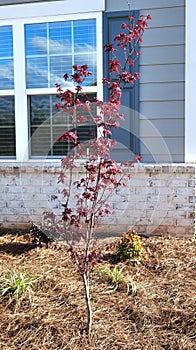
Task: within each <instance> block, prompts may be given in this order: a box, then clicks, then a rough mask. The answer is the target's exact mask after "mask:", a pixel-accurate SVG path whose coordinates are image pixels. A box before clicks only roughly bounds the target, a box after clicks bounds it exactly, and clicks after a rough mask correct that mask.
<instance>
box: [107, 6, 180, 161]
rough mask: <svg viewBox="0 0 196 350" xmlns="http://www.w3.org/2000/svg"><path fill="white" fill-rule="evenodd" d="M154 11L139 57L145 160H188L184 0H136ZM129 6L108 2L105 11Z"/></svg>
mask: <svg viewBox="0 0 196 350" xmlns="http://www.w3.org/2000/svg"><path fill="white" fill-rule="evenodd" d="M130 3H131V7H130V8H131V10H139V11H140V14H146V13H150V14H151V16H152V18H153V20H152V21H150V24H149V29H148V30H147V31H146V32H145V33H144V39H143V43H142V44H141V56H140V60H139V71H140V73H141V78H140V81H139V119H140V120H139V125H140V130H139V135H140V136H139V137H140V141H141V149H140V151H141V154H142V156H143V161H144V162H148V163H150V162H156V163H162V162H168V163H172V162H177V163H178V162H183V161H184V157H185V152H184V124H185V108H184V105H185V92H184V87H185V1H184V0H174V1H169V0H162V1H155V0H149V1H142V0H135V1H131V2H130ZM126 10H128V6H127V1H125V0H120V1H119V0H107V1H106V11H107V12H115V11H126Z"/></svg>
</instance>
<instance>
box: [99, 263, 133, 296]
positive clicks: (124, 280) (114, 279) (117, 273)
mask: <svg viewBox="0 0 196 350" xmlns="http://www.w3.org/2000/svg"><path fill="white" fill-rule="evenodd" d="M124 268H125V266H120V265H116V266H115V267H114V268H113V269H111V268H110V267H108V266H102V267H100V268H98V270H100V271H101V273H102V274H104V275H107V276H108V277H109V280H110V283H111V284H112V291H116V290H118V288H119V286H120V285H125V286H126V287H127V293H129V291H130V286H131V290H132V294H136V292H137V284H136V282H135V281H134V280H133V279H132V278H131V277H130V276H129V277H125V276H124V275H123V273H122V272H123V270H124Z"/></svg>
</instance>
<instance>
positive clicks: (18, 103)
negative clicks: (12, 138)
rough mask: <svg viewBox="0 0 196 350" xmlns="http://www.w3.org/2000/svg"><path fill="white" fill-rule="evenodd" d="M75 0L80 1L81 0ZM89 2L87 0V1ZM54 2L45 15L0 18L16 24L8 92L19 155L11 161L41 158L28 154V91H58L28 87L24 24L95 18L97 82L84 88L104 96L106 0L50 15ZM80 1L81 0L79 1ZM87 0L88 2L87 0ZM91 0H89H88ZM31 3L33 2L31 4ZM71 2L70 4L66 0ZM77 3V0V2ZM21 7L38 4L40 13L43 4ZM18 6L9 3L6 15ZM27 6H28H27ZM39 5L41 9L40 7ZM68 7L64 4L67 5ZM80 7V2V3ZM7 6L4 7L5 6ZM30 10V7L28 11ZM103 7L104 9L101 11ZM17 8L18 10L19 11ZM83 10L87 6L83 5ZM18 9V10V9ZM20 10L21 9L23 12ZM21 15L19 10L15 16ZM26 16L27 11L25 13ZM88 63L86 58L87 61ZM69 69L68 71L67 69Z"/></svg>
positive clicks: (35, 93)
mask: <svg viewBox="0 0 196 350" xmlns="http://www.w3.org/2000/svg"><path fill="white" fill-rule="evenodd" d="M68 2H69V3H70V4H69V5H70V11H71V10H72V5H71V1H70V0H68V1H66V3H68ZM76 2H78V3H79V0H77V1H76ZM84 2H86V0H85V1H84ZM54 3H55V2H51V3H49V4H48V5H47V7H48V9H47V10H46V4H45V5H44V9H45V13H44V14H45V15H44V16H34V17H31V15H30V13H28V15H29V18H27V17H26V18H24V17H22V18H21V17H19V18H14V19H4V20H2V21H1V25H12V28H13V50H14V83H15V86H14V91H13V90H10V91H9V94H10V95H13V94H14V96H15V134H16V158H15V160H14V159H12V161H16V162H37V161H40V157H39V158H36V159H35V158H33V159H32V158H30V156H29V144H28V143H29V125H28V124H29V116H28V105H27V97H28V95H42V94H43V95H50V94H51V95H52V94H56V89H55V88H39V89H26V71H25V33H24V28H25V24H33V23H46V22H61V21H71V20H82V19H92V18H94V19H96V42H97V86H96V87H85V88H84V90H85V91H86V92H87V93H88V92H89V93H90V92H95V93H97V97H98V98H99V99H101V100H102V99H103V87H102V77H103V58H102V57H103V41H102V10H103V9H104V7H103V6H102V7H100V5H103V0H98V3H97V4H96V5H99V7H100V8H99V11H93V12H86V13H84V12H82V13H69V14H66V15H62V14H60V15H59V14H56V15H53V16H52V15H50V16H49V17H47V13H51V10H52V9H54ZM59 3H63V1H59V2H58V5H57V3H56V6H58V11H59V12H60V11H61V13H62V8H61V7H62V6H59ZM72 3H73V1H72ZM80 3H81V2H80ZM86 3H87V2H86ZM88 3H89V2H88ZM30 5H31V6H30ZM67 5H68V4H67ZM75 5H76V4H75ZM18 6H20V8H21V10H22V7H23V8H24V12H23V15H24V14H25V13H26V12H28V11H29V9H30V7H31V9H33V8H34V9H35V6H36V8H37V12H38V13H40V12H41V13H42V10H43V4H41V3H40V4H26V5H18ZM18 6H17V5H15V6H9V9H10V10H11V11H9V9H7V16H10V17H12V15H13V14H12V11H13V12H14V8H15V11H16V10H17V11H18ZM27 7H28V8H27ZM39 7H40V11H39ZM64 7H65V6H64ZM80 7H81V6H80ZM3 9H4V10H5V7H3ZM25 9H26V12H25ZM27 10H28V11H27ZM100 10H101V11H100ZM17 11H16V12H17ZM83 11H84V8H83ZM16 12H15V13H16ZM20 14H21V12H20ZM17 16H19V14H18V15H17V13H16V17H17ZM26 16H27V13H26ZM84 63H85V62H84ZM65 73H66V72H65ZM4 94H6V95H8V91H7V90H6V91H4V90H2V91H0V95H4ZM0 161H1V162H2V161H3V162H5V161H9V162H10V159H7V160H6V159H3V158H2V159H0ZM47 161H51V162H55V161H57V162H59V159H56V158H50V159H47Z"/></svg>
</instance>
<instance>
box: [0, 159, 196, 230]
mask: <svg viewBox="0 0 196 350" xmlns="http://www.w3.org/2000/svg"><path fill="white" fill-rule="evenodd" d="M59 170H60V167H59V165H57V164H51V163H48V164H44V165H43V164H41V163H40V164H39V163H31V164H19V165H16V164H15V163H13V164H11V163H9V164H8V163H1V166H0V189H1V190H0V229H8V228H10V229H12V230H15V229H17V230H18V229H23V228H24V229H27V227H28V225H30V222H31V221H35V222H36V221H39V220H40V219H41V217H42V213H43V211H44V210H54V212H55V213H61V211H62V208H61V206H60V204H58V203H56V202H54V201H51V196H52V195H54V194H57V195H58V194H59V193H60V190H61V185H58V184H57V178H58V173H59ZM195 170H196V166H194V165H186V164H180V165H172V164H171V165H161V164H160V165H157V164H156V165H141V166H140V165H136V166H135V167H130V168H129V167H126V168H124V172H125V173H126V175H127V174H130V175H131V179H130V180H129V181H128V183H127V187H122V188H120V187H119V188H118V189H117V190H116V192H115V193H113V194H112V196H111V198H110V203H111V204H110V210H111V212H112V213H111V215H109V216H106V217H105V218H104V220H103V222H102V224H101V225H100V226H99V228H98V229H97V231H98V232H99V233H105V234H114V235H116V234H121V233H122V232H124V231H126V230H128V229H129V228H135V229H136V230H138V232H141V233H144V234H145V233H146V234H161V235H175V236H186V237H191V236H193V235H194V233H195V203H196V197H195ZM80 174H81V172H80ZM75 177H76V178H77V177H78V173H77V171H76V173H75Z"/></svg>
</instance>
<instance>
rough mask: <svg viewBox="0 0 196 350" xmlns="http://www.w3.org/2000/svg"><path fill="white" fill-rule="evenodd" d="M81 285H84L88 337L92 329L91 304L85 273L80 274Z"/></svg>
mask: <svg viewBox="0 0 196 350" xmlns="http://www.w3.org/2000/svg"><path fill="white" fill-rule="evenodd" d="M82 278H83V283H84V290H85V301H86V308H87V327H86V328H87V333H88V335H89V336H90V333H91V327H92V318H93V315H92V308H91V302H90V293H89V279H88V276H87V274H86V273H83V274H82Z"/></svg>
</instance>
